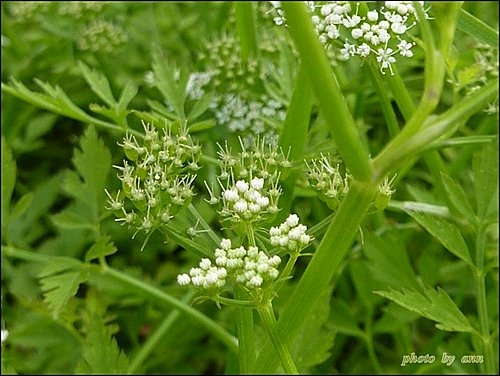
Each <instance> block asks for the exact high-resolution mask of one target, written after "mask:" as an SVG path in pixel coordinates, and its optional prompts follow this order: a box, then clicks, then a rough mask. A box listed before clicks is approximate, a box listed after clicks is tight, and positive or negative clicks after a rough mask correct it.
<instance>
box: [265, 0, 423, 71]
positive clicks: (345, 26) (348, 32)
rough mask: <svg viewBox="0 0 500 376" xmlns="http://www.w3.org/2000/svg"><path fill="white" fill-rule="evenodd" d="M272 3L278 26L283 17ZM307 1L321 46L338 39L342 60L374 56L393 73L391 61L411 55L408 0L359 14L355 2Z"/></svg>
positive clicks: (411, 18) (412, 19)
mask: <svg viewBox="0 0 500 376" xmlns="http://www.w3.org/2000/svg"><path fill="white" fill-rule="evenodd" d="M272 3H273V4H272V5H273V7H274V8H275V9H276V10H277V11H278V17H276V18H275V19H274V22H275V23H276V24H277V25H281V24H283V23H284V20H283V18H282V16H281V15H282V10H281V9H280V4H279V3H280V2H277V1H273V2H272ZM307 3H308V5H309V9H310V10H311V9H312V10H313V11H312V12H311V18H312V21H313V24H314V27H315V30H316V32H317V34H318V37H319V40H320V41H321V43H323V44H324V45H329V44H333V43H334V42H340V44H341V46H342V48H341V49H340V54H341V56H342V58H343V59H344V60H349V59H350V58H351V57H353V56H360V57H362V58H366V57H368V56H369V55H375V56H376V59H377V62H378V63H379V65H380V71H381V72H382V74H385V70H386V69H389V71H390V72H391V74H393V69H392V64H393V63H395V62H396V56H397V55H398V54H399V55H400V56H403V57H408V58H410V57H412V56H413V52H412V51H411V49H412V47H413V46H414V45H415V43H413V42H409V41H408V40H406V39H404V34H405V33H406V32H407V31H408V30H409V29H411V28H412V27H413V26H414V25H415V24H416V22H417V20H418V18H417V13H416V11H415V8H414V6H413V4H412V2H411V1H385V2H384V5H383V6H382V7H381V8H380V9H379V10H376V9H373V10H369V11H368V12H367V13H366V15H360V14H359V13H360V12H359V3H357V4H356V3H353V2H350V1H329V2H316V5H315V6H311V4H310V3H311V2H307ZM423 3H424V2H423V1H421V2H420V4H422V5H423ZM354 5H356V6H354Z"/></svg>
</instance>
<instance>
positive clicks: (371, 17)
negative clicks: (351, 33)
mask: <svg viewBox="0 0 500 376" xmlns="http://www.w3.org/2000/svg"><path fill="white" fill-rule="evenodd" d="M366 17H367V18H368V20H370V21H372V22H375V21H377V20H378V12H377V11H376V10H371V11H369V12H368V13H367V14H366Z"/></svg>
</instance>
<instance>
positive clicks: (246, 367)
mask: <svg viewBox="0 0 500 376" xmlns="http://www.w3.org/2000/svg"><path fill="white" fill-rule="evenodd" d="M234 296H235V298H236V299H238V300H243V301H246V300H247V298H248V294H247V293H246V292H245V291H243V290H242V289H241V287H238V286H235V287H234ZM236 327H237V331H238V341H239V367H240V373H241V374H249V373H253V370H254V367H255V354H256V350H255V331H254V322H253V310H252V309H250V308H249V307H236Z"/></svg>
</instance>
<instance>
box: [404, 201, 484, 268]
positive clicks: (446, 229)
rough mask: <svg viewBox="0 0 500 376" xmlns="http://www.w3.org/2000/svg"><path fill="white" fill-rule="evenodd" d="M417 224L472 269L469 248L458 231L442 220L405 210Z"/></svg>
mask: <svg viewBox="0 0 500 376" xmlns="http://www.w3.org/2000/svg"><path fill="white" fill-rule="evenodd" d="M405 211H406V213H407V214H408V215H410V216H411V217H412V218H413V219H414V220H415V221H417V223H418V224H419V225H420V226H422V227H423V228H425V229H426V230H427V231H428V232H429V233H430V234H431V235H432V236H434V237H435V238H436V239H437V240H438V241H439V242H440V243H441V244H442V245H443V246H444V247H445V248H446V249H447V250H448V251H450V252H451V253H453V254H454V255H455V256H457V257H458V258H460V259H462V260H463V261H465V262H466V263H467V264H469V265H470V266H472V267H474V263H473V262H472V259H471V257H470V253H469V248H468V247H467V244H466V243H465V240H464V238H463V237H462V234H461V233H460V230H459V229H458V228H457V226H455V225H454V224H452V223H450V222H449V221H447V220H445V219H443V218H436V217H434V216H432V215H430V214H427V213H421V212H417V211H412V210H405Z"/></svg>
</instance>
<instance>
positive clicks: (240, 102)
mask: <svg viewBox="0 0 500 376" xmlns="http://www.w3.org/2000/svg"><path fill="white" fill-rule="evenodd" d="M210 107H211V108H212V110H214V112H215V118H216V119H217V122H218V124H221V125H223V126H226V127H227V129H228V130H229V131H230V132H232V133H237V134H241V135H250V136H251V137H252V136H260V135H264V136H265V138H266V140H267V141H268V142H270V143H276V142H277V139H278V133H277V132H278V127H277V126H276V124H275V123H273V122H271V121H270V119H277V120H278V121H284V120H285V116H286V111H285V107H284V105H283V104H282V103H281V102H279V101H277V100H275V99H272V98H270V97H269V96H268V95H265V94H263V95H261V96H259V97H258V98H255V99H249V98H245V97H243V96H242V95H241V94H239V93H229V94H223V95H220V96H218V97H216V98H215V100H214V101H213V102H212V104H211V106H210Z"/></svg>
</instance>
